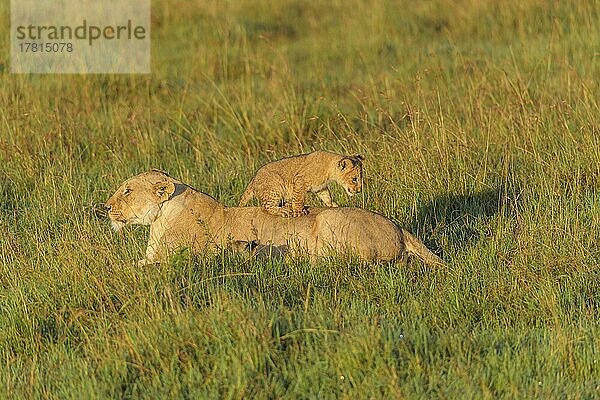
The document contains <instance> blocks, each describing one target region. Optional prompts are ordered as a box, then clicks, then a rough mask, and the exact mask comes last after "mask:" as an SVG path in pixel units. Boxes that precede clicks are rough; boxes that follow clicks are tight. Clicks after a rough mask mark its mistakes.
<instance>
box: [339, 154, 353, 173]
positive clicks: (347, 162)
mask: <svg viewBox="0 0 600 400" xmlns="http://www.w3.org/2000/svg"><path fill="white" fill-rule="evenodd" d="M350 164H352V161H350V159H349V158H348V157H344V158H342V159H341V160H340V162H339V163H338V167H339V168H340V171H343V170H345V169H346V168H347V167H349V166H350Z"/></svg>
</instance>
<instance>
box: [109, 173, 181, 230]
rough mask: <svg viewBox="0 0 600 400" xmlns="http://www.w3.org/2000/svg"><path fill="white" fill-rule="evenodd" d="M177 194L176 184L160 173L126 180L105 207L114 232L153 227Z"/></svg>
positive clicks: (143, 174) (144, 174)
mask: <svg viewBox="0 0 600 400" xmlns="http://www.w3.org/2000/svg"><path fill="white" fill-rule="evenodd" d="M174 192H175V180H174V179H173V178H171V177H170V176H168V175H167V174H165V173H164V172H161V171H158V170H152V171H149V172H144V173H142V174H139V175H137V176H134V177H133V178H131V179H128V180H126V181H125V183H123V184H122V185H121V186H120V187H119V189H117V191H116V192H115V194H113V195H112V196H111V198H110V199H108V201H107V202H106V204H105V206H106V209H107V211H108V216H109V218H110V222H111V224H112V226H113V228H114V229H115V230H117V231H118V230H119V229H121V228H122V227H124V226H125V225H127V224H140V225H149V224H151V223H152V222H153V221H154V220H155V219H156V216H157V215H158V212H159V211H160V207H161V204H162V203H164V202H165V201H167V200H168V199H169V197H170V196H171V195H172V194H173V193H174Z"/></svg>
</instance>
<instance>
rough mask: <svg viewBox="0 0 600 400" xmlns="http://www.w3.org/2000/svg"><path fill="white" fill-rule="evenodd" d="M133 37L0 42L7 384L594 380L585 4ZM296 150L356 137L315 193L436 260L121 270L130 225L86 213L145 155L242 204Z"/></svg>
mask: <svg viewBox="0 0 600 400" xmlns="http://www.w3.org/2000/svg"><path fill="white" fill-rule="evenodd" d="M0 8H1V10H2V15H3V16H4V17H5V19H4V20H5V21H8V5H7V4H3V5H2V6H0ZM152 29H153V31H152V36H153V48H152V51H153V53H152V56H153V73H152V75H146V76H111V75H64V76H59V75H48V76H41V75H31V76H27V75H18V76H17V75H10V74H9V73H8V71H7V63H8V59H9V58H8V57H9V55H8V41H7V40H4V41H2V42H1V43H0V46H1V47H2V50H3V51H2V53H1V54H2V56H1V57H2V59H1V61H2V64H3V72H2V73H1V75H0V99H1V100H0V101H1V103H0V104H1V107H0V118H1V119H0V158H1V163H0V177H1V186H0V188H1V192H0V266H1V274H0V354H1V366H0V369H1V371H0V376H1V379H2V382H1V386H0V397H1V398H11V399H12V398H57V399H58V398H60V399H67V398H73V399H82V398H86V399H88V398H89V399H93V398H148V399H150V398H152V399H154V398H242V397H243V398H282V397H286V398H295V397H300V398H511V399H512V398H531V397H538V398H573V399H578V398H581V399H587V398H593V397H600V394H599V390H600V343H599V339H598V338H599V337H600V323H599V320H598V309H599V307H598V306H599V303H600V273H599V271H598V266H599V263H600V251H599V250H598V244H599V243H600V195H599V189H600V138H599V135H600V124H599V122H598V121H599V115H600V113H599V106H598V101H599V96H598V94H599V93H600V91H599V89H600V88H599V83H598V78H599V77H600V3H599V2H598V1H596V0H590V1H559V2H555V1H547V2H546V1H541V0H523V1H518V2H517V1H515V2H496V1H492V0H459V1H455V2H446V1H419V2H409V1H398V2H393V1H381V2H370V1H361V0H346V1H308V0H306V1H278V2H269V1H219V2H209V1H200V2H192V1H170V2H166V1H165V2H154V3H153V15H152ZM0 31H1V32H2V37H6V36H7V35H8V27H7V24H2V27H1V28H0ZM313 149H329V150H334V151H339V152H346V153H362V154H364V155H365V156H366V188H365V192H364V194H363V195H362V196H360V197H358V198H356V199H348V198H346V197H345V196H344V195H343V194H342V192H341V190H339V188H337V189H338V190H336V191H335V193H334V194H335V197H336V198H337V199H339V202H340V203H341V204H343V205H358V206H361V207H366V208H368V209H370V210H373V211H377V212H380V213H382V214H384V215H386V216H388V217H389V218H391V219H392V220H393V221H395V222H397V223H398V224H399V225H401V226H404V227H406V228H408V229H410V230H412V231H413V232H414V233H415V234H416V235H417V236H419V237H420V238H421V239H422V240H423V241H424V242H425V243H426V244H427V245H428V246H429V247H430V248H432V249H433V250H434V251H435V252H437V253H438V254H440V255H441V256H442V257H443V258H444V259H445V260H447V261H448V268H447V269H444V268H439V267H438V268H432V267H426V266H424V265H423V264H422V263H420V262H419V261H417V260H414V259H413V260H409V261H407V262H395V263H381V264H377V263H376V264H368V265H361V264H360V263H358V262H356V261H355V260H351V259H348V260H346V259H339V258H338V259H333V258H332V259H328V260H324V261H323V262H322V263H320V264H318V265H315V266H310V265H308V264H307V263H306V262H304V261H297V262H291V261H285V262H281V261H270V262H257V261H252V260H247V259H246V258H244V257H243V256H240V255H236V254H230V253H223V254H220V255H218V256H216V257H194V256H190V255H189V254H186V253H181V254H179V255H177V256H175V257H174V258H173V259H172V260H171V261H170V262H169V263H166V264H163V265H161V266H158V267H156V266H154V267H145V268H138V267H137V266H136V260H137V259H139V258H141V255H142V253H143V250H144V245H145V241H146V237H147V229H146V228H144V227H130V228H127V229H125V231H124V233H123V234H122V235H117V234H115V233H113V232H112V231H111V230H110V228H109V224H108V223H107V220H106V218H105V216H104V215H103V214H102V212H101V211H100V210H101V209H100V207H99V206H100V205H101V204H102V203H103V202H104V201H105V200H106V199H107V198H108V197H109V196H110V194H112V192H113V191H114V190H115V189H116V188H117V187H118V185H119V184H120V183H121V182H122V181H123V180H125V179H126V178H128V177H130V176H132V175H134V174H136V173H139V172H142V171H144V170H147V169H149V168H151V167H157V168H161V169H163V170H166V171H169V172H170V173H171V175H173V176H175V177H177V178H179V179H181V180H183V181H184V182H187V183H189V184H191V185H192V186H194V187H196V188H198V189H201V190H203V191H205V192H206V193H209V194H211V195H213V196H215V197H216V198H217V199H219V200H221V201H222V202H223V203H225V204H227V205H235V204H236V203H237V201H238V199H239V196H240V195H241V193H242V191H243V189H244V187H245V185H246V184H247V183H248V182H249V180H250V178H251V177H252V175H253V171H254V170H255V169H256V168H257V167H259V166H260V165H261V164H263V163H265V162H268V161H270V160H274V159H277V158H279V157H282V156H286V155H290V154H296V153H299V152H307V151H310V150H313ZM311 204H313V205H314V204H316V202H315V198H312V199H311Z"/></svg>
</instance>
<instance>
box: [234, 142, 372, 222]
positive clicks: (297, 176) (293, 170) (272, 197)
mask: <svg viewBox="0 0 600 400" xmlns="http://www.w3.org/2000/svg"><path fill="white" fill-rule="evenodd" d="M363 160H364V158H363V156H361V155H355V156H344V155H341V154H336V153H331V152H329V151H315V152H312V153H310V154H301V155H298V156H293V157H288V158H283V159H281V160H277V161H273V162H271V163H268V164H266V165H264V166H262V167H261V168H259V170H258V171H257V172H256V175H255V176H254V178H252V181H251V182H250V184H249V185H248V187H247V188H246V191H245V192H244V194H243V195H242V198H241V200H240V203H239V206H240V207H242V206H245V205H246V204H247V203H248V201H249V200H250V199H252V197H256V198H258V199H259V200H260V202H261V205H262V206H263V207H264V208H265V210H266V211H267V212H269V213H271V214H273V215H281V216H282V217H297V216H300V215H304V214H307V213H308V210H307V209H306V208H305V207H304V202H305V198H306V192H312V193H315V194H316V195H317V196H319V198H320V199H321V201H322V202H323V203H324V204H325V205H326V206H327V207H337V204H336V203H335V202H333V200H332V199H331V193H330V192H329V188H328V187H327V184H328V183H329V182H337V183H339V184H340V185H341V186H342V187H343V188H344V190H345V191H346V193H347V194H348V195H349V196H352V195H354V194H356V193H358V192H360V191H361V188H362V161H363Z"/></svg>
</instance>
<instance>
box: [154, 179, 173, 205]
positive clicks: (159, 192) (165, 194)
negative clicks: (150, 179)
mask: <svg viewBox="0 0 600 400" xmlns="http://www.w3.org/2000/svg"><path fill="white" fill-rule="evenodd" d="M174 192H175V184H174V183H173V182H169V181H162V182H158V183H155V184H154V185H152V193H154V195H155V196H156V197H158V198H159V199H160V200H161V201H167V200H169V197H170V196H171V195H172V194H173V193H174Z"/></svg>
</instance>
